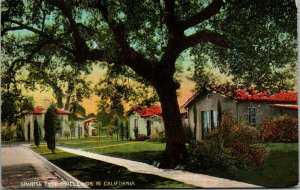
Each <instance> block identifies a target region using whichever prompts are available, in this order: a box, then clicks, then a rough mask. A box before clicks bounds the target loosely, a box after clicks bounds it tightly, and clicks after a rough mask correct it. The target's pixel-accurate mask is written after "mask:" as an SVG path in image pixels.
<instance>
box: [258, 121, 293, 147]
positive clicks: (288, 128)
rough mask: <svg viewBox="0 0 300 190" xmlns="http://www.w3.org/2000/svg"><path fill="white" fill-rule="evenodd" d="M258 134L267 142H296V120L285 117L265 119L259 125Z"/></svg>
mask: <svg viewBox="0 0 300 190" xmlns="http://www.w3.org/2000/svg"><path fill="white" fill-rule="evenodd" d="M260 133H261V136H262V139H263V140H264V141H267V142H298V119H297V118H294V117H289V116H287V115H284V116H279V117H277V118H266V119H264V120H263V121H262V123H261V127H260Z"/></svg>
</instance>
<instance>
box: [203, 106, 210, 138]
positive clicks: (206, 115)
mask: <svg viewBox="0 0 300 190" xmlns="http://www.w3.org/2000/svg"><path fill="white" fill-rule="evenodd" d="M210 124H211V122H210V111H202V135H203V138H204V137H205V136H206V134H207V133H208V132H209V129H210Z"/></svg>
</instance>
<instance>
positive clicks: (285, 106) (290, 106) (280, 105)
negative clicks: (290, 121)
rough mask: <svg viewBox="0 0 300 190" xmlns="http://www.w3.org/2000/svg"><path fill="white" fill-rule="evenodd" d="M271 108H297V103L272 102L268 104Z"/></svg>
mask: <svg viewBox="0 0 300 190" xmlns="http://www.w3.org/2000/svg"><path fill="white" fill-rule="evenodd" d="M270 107H271V108H275V109H276V108H277V109H289V110H298V105H295V104H273V105H270Z"/></svg>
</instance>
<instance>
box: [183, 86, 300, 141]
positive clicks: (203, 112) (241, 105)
mask: <svg viewBox="0 0 300 190" xmlns="http://www.w3.org/2000/svg"><path fill="white" fill-rule="evenodd" d="M235 92H236V93H235V95H233V94H230V93H229V94H227V95H223V94H220V93H217V92H215V91H213V90H210V89H207V88H201V89H199V90H198V91H197V92H196V93H195V94H193V95H192V96H191V97H190V98H189V99H188V101H187V102H186V103H185V104H184V105H183V107H185V108H186V109H187V112H188V124H189V126H190V127H191V129H192V131H196V139H197V140H202V139H204V138H205V136H206V134H207V133H208V131H210V130H211V129H212V128H214V127H216V126H217V119H218V109H217V105H218V101H219V102H220V105H221V111H222V113H224V112H228V113H231V114H232V115H233V117H234V119H235V120H236V121H237V122H240V121H246V122H249V124H251V125H253V126H255V127H259V126H260V124H261V122H262V120H263V119H264V118H265V117H267V116H276V115H280V114H287V115H289V116H294V117H297V115H298V105H297V101H298V99H297V92H289V91H281V92H279V93H277V94H272V95H271V94H269V93H267V92H257V91H255V90H252V91H251V93H249V92H248V91H246V90H236V91H235ZM195 128H196V130H195Z"/></svg>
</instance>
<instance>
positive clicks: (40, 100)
mask: <svg viewBox="0 0 300 190" xmlns="http://www.w3.org/2000/svg"><path fill="white" fill-rule="evenodd" d="M103 74H104V71H103V69H100V68H98V67H95V68H94V69H93V72H92V73H91V74H90V75H88V76H87V77H86V80H89V81H91V82H92V86H94V85H95V84H97V82H98V81H99V79H100V78H102V76H103ZM186 75H187V73H182V74H181V81H182V82H181V87H180V89H179V90H178V92H179V94H180V95H179V97H178V102H179V105H180V106H181V105H182V104H183V103H185V101H186V100H187V99H188V98H189V97H190V96H191V95H192V94H193V92H192V90H193V89H194V88H195V84H194V82H192V81H190V80H188V79H187V78H186ZM25 94H27V95H30V96H33V98H34V104H35V106H43V105H44V99H46V98H48V99H50V100H51V101H53V102H55V98H54V97H53V93H52V90H51V89H49V90H41V89H40V88H38V89H37V90H35V91H33V92H32V91H31V92H25ZM99 100H100V98H99V97H97V96H96V95H95V94H92V95H91V97H90V98H89V99H84V100H83V102H82V105H83V106H84V107H85V109H86V113H87V114H89V113H95V114H96V113H97V102H98V101H99ZM125 109H129V105H126V106H125Z"/></svg>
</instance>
